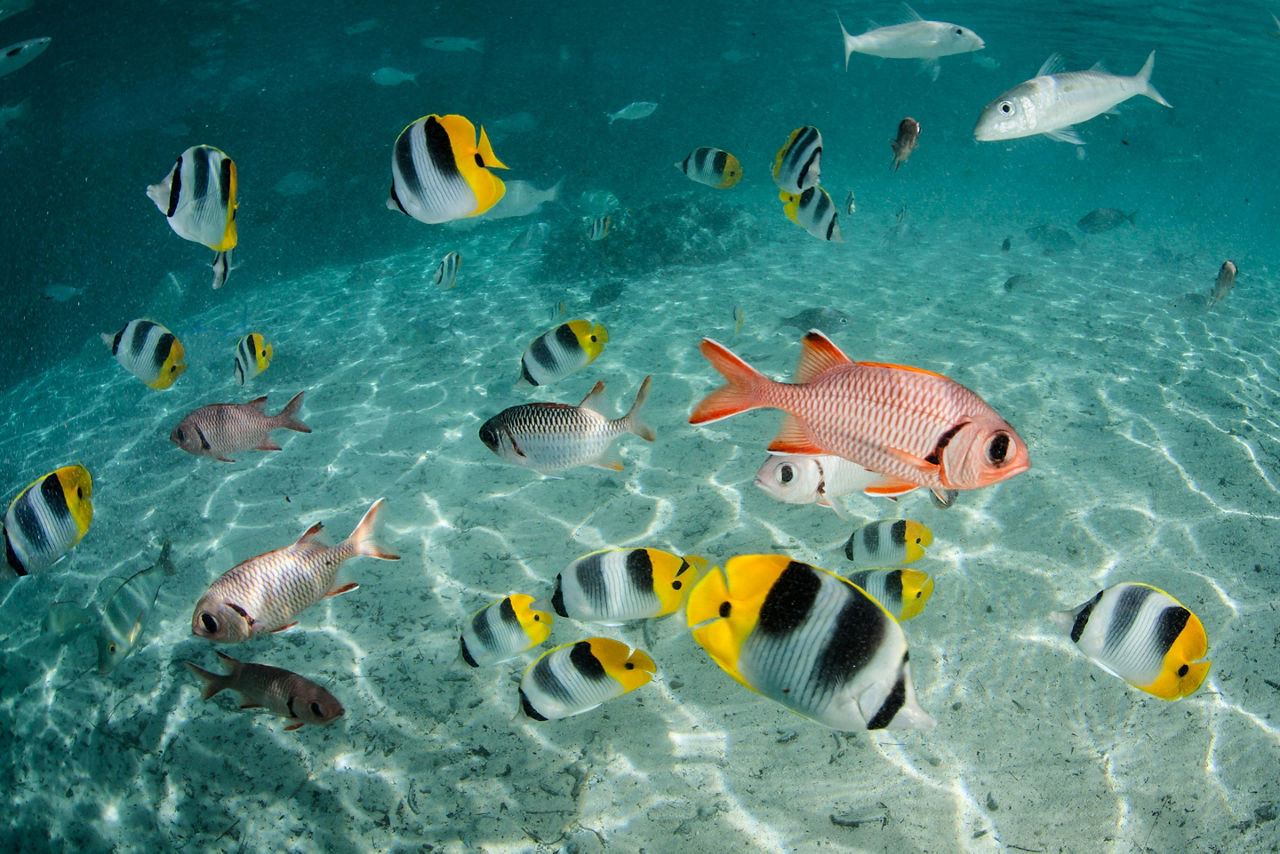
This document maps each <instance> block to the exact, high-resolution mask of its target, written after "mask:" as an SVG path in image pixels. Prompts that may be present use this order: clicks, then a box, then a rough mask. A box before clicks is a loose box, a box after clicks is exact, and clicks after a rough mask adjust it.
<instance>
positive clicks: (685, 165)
mask: <svg viewBox="0 0 1280 854" xmlns="http://www.w3.org/2000/svg"><path fill="white" fill-rule="evenodd" d="M676 168H677V169H679V170H680V171H681V172H683V173H684V174H685V175H688V176H689V177H690V178H691V179H693V180H694V181H697V182H698V183H699V184H705V185H707V186H708V187H717V188H719V189H725V188H727V187H732V186H733V185H734V184H736V183H738V182H739V181H741V180H742V164H741V163H739V162H738V158H736V157H734V156H733V155H732V154H730V153H729V152H727V151H722V150H721V149H719V148H711V147H709V146H703V147H702V148H695V149H694V150H693V151H692V152H690V153H689V155H688V156H686V157H685V159H684V160H681V161H679V162H678V163H676Z"/></svg>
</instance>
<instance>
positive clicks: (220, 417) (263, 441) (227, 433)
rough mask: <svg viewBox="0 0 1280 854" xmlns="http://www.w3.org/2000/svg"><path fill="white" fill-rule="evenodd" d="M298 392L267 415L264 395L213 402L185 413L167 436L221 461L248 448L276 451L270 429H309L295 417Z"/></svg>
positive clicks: (185, 447)
mask: <svg viewBox="0 0 1280 854" xmlns="http://www.w3.org/2000/svg"><path fill="white" fill-rule="evenodd" d="M303 394H304V392H301V391H300V392H298V393H297V394H295V395H294V396H293V400H291V401H289V402H288V403H287V404H285V407H284V409H282V410H280V412H278V413H277V414H275V415H267V414H266V413H265V412H263V411H262V406H263V404H265V403H266V402H267V398H266V396H265V395H264V396H262V397H258V398H255V399H253V400H251V401H249V402H248V403H213V404H210V405H208V406H202V407H200V408H199V409H197V410H195V411H194V412H191V413H188V414H187V416H186V417H185V418H183V419H182V420H181V421H179V422H178V426H177V427H174V428H173V432H172V433H170V434H169V440H170V441H171V442H173V443H174V444H175V445H177V446H178V447H179V448H181V449H182V450H184V451H186V452H187V453H189V454H195V455H196V456H198V457H212V458H213V459H215V460H221V461H222V462H224V463H234V462H235V460H233V459H230V458H229V457H228V456H227V455H228V454H234V453H236V452H237V451H245V450H248V449H250V448H253V449H255V450H259V451H278V450H280V446H279V445H277V444H276V443H275V442H273V441H271V431H272V430H296V431H297V432H299V433H310V432H311V428H310V427H308V426H307V425H306V424H304V423H303V422H302V419H300V418H298V409H299V408H300V407H301V406H302V395H303Z"/></svg>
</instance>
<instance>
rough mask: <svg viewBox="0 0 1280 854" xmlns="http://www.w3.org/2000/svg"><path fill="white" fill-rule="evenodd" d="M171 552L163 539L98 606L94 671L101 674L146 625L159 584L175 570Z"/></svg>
mask: <svg viewBox="0 0 1280 854" xmlns="http://www.w3.org/2000/svg"><path fill="white" fill-rule="evenodd" d="M171 552H172V548H171V546H170V544H169V540H168V539H166V540H165V541H164V545H163V546H162V547H161V549H160V557H159V558H157V559H156V562H155V563H154V564H153V565H151V566H149V567H147V568H146V569H143V570H139V571H138V572H135V573H134V574H133V575H131V576H129V578H127V579H125V580H124V581H123V582H121V584H120V586H119V587H117V588H116V590H115V592H114V593H112V594H111V598H109V599H108V600H107V601H106V604H105V605H103V606H102V625H101V626H100V627H99V629H98V672H99V673H101V674H103V675H104V676H105V675H106V674H108V673H110V672H111V671H112V670H114V669H115V668H116V666H117V665H119V664H120V662H121V661H124V659H125V656H127V655H128V654H129V653H130V652H132V651H133V648H134V647H135V646H137V644H138V639H139V638H140V637H141V636H142V630H143V629H144V628H145V627H146V623H147V616H148V615H149V614H150V613H151V609H152V607H153V606H154V605H155V602H156V596H158V595H159V594H160V585H162V584H163V583H164V580H165V578H167V577H169V576H171V575H174V574H176V573H177V571H178V569H177V567H175V566H174V565H173V559H172V557H171Z"/></svg>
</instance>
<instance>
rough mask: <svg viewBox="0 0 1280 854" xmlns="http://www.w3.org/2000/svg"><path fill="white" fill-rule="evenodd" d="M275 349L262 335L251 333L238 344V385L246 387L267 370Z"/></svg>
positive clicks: (236, 369) (236, 374)
mask: <svg viewBox="0 0 1280 854" xmlns="http://www.w3.org/2000/svg"><path fill="white" fill-rule="evenodd" d="M274 355H275V349H274V348H273V347H272V346H271V345H270V344H268V343H267V340H266V339H265V338H263V337H262V335H261V333H258V332H250V333H249V334H248V335H246V336H244V337H243V338H241V339H240V341H239V343H237V344H236V364H235V377H236V385H244V384H245V383H246V382H248V381H249V380H251V379H253V378H254V377H256V376H257V375H258V374H260V373H262V372H263V371H265V370H266V369H267V365H270V364H271V359H272V357H273V356H274Z"/></svg>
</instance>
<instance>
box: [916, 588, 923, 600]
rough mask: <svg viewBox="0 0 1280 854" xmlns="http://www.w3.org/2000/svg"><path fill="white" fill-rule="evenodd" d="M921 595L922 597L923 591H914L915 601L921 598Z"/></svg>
mask: <svg viewBox="0 0 1280 854" xmlns="http://www.w3.org/2000/svg"><path fill="white" fill-rule="evenodd" d="M923 595H924V591H923V590H917V591H916V598H917V599H919V598H920V597H921V596H923Z"/></svg>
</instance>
